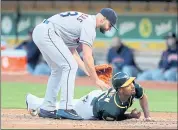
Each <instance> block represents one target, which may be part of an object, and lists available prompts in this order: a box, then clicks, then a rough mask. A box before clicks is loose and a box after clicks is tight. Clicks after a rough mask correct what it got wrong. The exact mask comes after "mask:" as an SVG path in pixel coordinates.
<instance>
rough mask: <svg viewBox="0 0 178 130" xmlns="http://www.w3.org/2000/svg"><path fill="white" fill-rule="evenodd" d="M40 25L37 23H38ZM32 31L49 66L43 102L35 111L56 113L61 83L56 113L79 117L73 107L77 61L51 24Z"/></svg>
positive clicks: (49, 115)
mask: <svg viewBox="0 0 178 130" xmlns="http://www.w3.org/2000/svg"><path fill="white" fill-rule="evenodd" d="M40 26H41V27H40ZM40 26H38V27H37V28H35V30H34V32H33V39H34V42H35V43H36V45H37V46H38V48H39V49H40V51H41V53H42V55H43V57H44V59H45V60H46V61H47V63H48V65H49V66H50V68H51V75H50V77H49V80H48V84H47V90H46V94H45V99H44V102H43V104H42V106H41V108H40V113H39V115H40V116H42V117H51V118H58V117H56V113H57V111H56V102H57V95H58V92H59V90H60V87H61V101H60V110H58V113H57V114H58V116H60V117H63V118H67V119H74V120H75V119H76V120H81V119H82V118H81V117H80V116H79V115H78V114H77V113H76V112H75V111H74V110H73V104H72V99H73V94H74V85H75V76H76V71H77V69H78V65H77V63H76V61H75V59H74V57H73V55H72V54H71V52H70V50H69V49H68V47H67V46H66V45H65V43H64V42H63V40H62V38H61V37H60V36H58V35H56V33H55V31H54V28H53V25H52V24H51V23H49V25H47V26H45V25H40Z"/></svg>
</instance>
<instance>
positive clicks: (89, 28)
mask: <svg viewBox="0 0 178 130" xmlns="http://www.w3.org/2000/svg"><path fill="white" fill-rule="evenodd" d="M95 37H96V30H95V25H94V24H93V23H92V22H91V21H86V22H85V23H83V25H82V28H81V34H80V41H79V42H80V43H82V44H87V45H88V46H90V47H92V45H93V42H94V40H95Z"/></svg>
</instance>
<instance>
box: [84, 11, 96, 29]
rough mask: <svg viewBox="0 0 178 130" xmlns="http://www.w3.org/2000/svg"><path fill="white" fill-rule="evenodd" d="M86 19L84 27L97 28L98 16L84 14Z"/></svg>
mask: <svg viewBox="0 0 178 130" xmlns="http://www.w3.org/2000/svg"><path fill="white" fill-rule="evenodd" d="M83 15H84V17H86V18H85V20H84V21H83V24H84V25H88V26H93V27H96V16H95V15H89V14H83Z"/></svg>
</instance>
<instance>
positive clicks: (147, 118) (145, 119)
mask: <svg viewBox="0 0 178 130" xmlns="http://www.w3.org/2000/svg"><path fill="white" fill-rule="evenodd" d="M143 120H144V121H148V122H154V120H153V119H152V118H151V117H145V118H144V119H143Z"/></svg>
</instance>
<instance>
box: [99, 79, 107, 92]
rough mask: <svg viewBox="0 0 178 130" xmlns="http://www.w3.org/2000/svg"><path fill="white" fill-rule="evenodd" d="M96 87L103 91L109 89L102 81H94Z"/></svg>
mask: <svg viewBox="0 0 178 130" xmlns="http://www.w3.org/2000/svg"><path fill="white" fill-rule="evenodd" d="M96 86H98V87H99V88H100V89H101V90H104V89H109V88H110V86H109V85H108V84H106V83H105V82H104V81H102V80H100V79H98V80H97V81H96Z"/></svg>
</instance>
